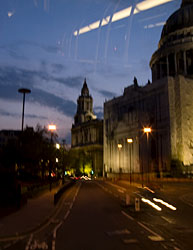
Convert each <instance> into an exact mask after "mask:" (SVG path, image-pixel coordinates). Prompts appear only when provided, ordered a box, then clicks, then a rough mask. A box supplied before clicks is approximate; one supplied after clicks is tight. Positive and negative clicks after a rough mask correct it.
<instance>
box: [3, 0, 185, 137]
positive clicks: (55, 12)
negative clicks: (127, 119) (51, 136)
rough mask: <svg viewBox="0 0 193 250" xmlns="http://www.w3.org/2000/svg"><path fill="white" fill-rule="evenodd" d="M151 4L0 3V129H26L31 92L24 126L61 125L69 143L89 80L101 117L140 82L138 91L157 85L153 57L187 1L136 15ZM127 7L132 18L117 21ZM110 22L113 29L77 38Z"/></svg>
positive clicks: (106, 0) (79, 0) (91, 0)
mask: <svg viewBox="0 0 193 250" xmlns="http://www.w3.org/2000/svg"><path fill="white" fill-rule="evenodd" d="M145 1H158V0H143V1H141V0H139V1H135V0H132V1H131V0H127V1H126V0H28V1H26V0H2V1H1V2H0V129H20V128H21V111H22V96H21V94H19V93H18V92H17V90H18V88H21V87H25V88H30V89H31V91H32V92H31V94H29V95H27V96H26V106H25V125H24V126H26V125H28V126H33V127H35V126H36V125H37V123H39V124H41V125H42V126H48V124H50V123H53V124H56V125H57V133H58V135H59V137H60V138H61V139H62V138H69V135H70V129H71V126H72V123H73V117H74V115H75V112H76V101H77V98H78V96H79V95H80V91H81V87H82V84H83V81H84V78H85V77H86V79H87V84H88V87H89V89H90V93H91V95H92V97H93V99H94V110H95V113H96V115H97V116H98V117H99V118H101V117H102V112H103V103H104V101H105V100H109V99H111V98H113V97H114V96H119V95H121V94H122V93H123V90H124V88H125V87H127V86H128V85H130V84H132V82H133V78H134V76H136V77H137V79H138V82H139V84H140V85H145V84H146V83H147V81H148V79H150V80H151V71H150V68H149V61H150V58H151V55H152V53H153V52H154V51H155V50H156V49H157V45H158V42H159V39H160V35H161V30H162V28H163V24H164V22H165V21H166V20H167V18H168V17H169V16H170V15H171V13H173V12H174V11H175V10H176V9H178V8H179V6H180V4H181V1H180V0H170V1H169V2H167V3H165V4H160V5H158V6H156V7H152V8H146V9H145V10H142V9H140V11H139V10H138V13H135V10H136V9H137V8H136V6H142V5H137V4H140V3H142V4H144V3H145ZM159 1H160V0H159ZM128 7H132V11H133V12H131V14H130V15H129V16H128V17H126V18H123V19H121V18H120V19H119V20H118V21H115V22H113V21H112V20H113V15H114V14H115V13H119V12H120V11H121V10H124V9H127V8H128ZM140 8H141V7H140ZM138 9H139V8H138ZM107 17H111V18H112V20H111V21H112V22H109V23H108V24H107V25H104V26H100V27H98V28H96V29H93V30H90V31H89V32H85V33H82V34H79V35H74V34H75V33H74V32H75V31H79V32H80V30H81V28H84V27H87V26H88V25H90V24H92V23H94V22H97V21H101V20H103V19H104V18H107ZM105 20H106V19H105ZM101 23H102V22H101Z"/></svg>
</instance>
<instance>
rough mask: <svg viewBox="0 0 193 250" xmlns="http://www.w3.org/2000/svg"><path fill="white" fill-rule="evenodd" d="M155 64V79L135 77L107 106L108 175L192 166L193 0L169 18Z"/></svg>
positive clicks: (161, 171) (164, 172)
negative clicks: (140, 80)
mask: <svg viewBox="0 0 193 250" xmlns="http://www.w3.org/2000/svg"><path fill="white" fill-rule="evenodd" d="M150 67H151V70H152V83H150V82H148V83H147V84H146V85H145V86H144V87H140V86H138V83H137V80H136V78H135V79H134V84H133V85H131V86H129V87H127V88H125V90H124V93H123V95H122V96H120V97H117V98H114V99H112V100H110V101H108V102H106V103H105V104H104V168H105V169H104V170H105V172H106V173H107V174H108V175H112V174H114V173H127V174H128V173H129V174H130V173H132V174H134V173H135V175H136V176H140V178H142V177H143V176H144V175H146V177H147V178H149V176H152V175H154V174H156V175H158V176H160V175H161V176H162V175H168V174H170V173H171V171H173V170H172V169H171V163H172V162H174V161H175V162H178V163H179V162H181V163H182V164H183V165H184V166H186V167H184V171H186V170H185V169H190V167H187V166H192V165H193V129H192V127H193V0H183V1H182V4H181V7H180V9H179V10H177V11H176V12H175V13H174V14H172V15H171V16H170V17H169V19H168V20H167V22H166V24H165V25H164V27H163V30H162V34H161V39H160V41H159V45H158V49H157V51H156V52H155V53H154V54H153V55H152V58H151V61H150ZM144 127H149V128H151V133H144V130H143V129H144ZM129 138H130V139H132V143H127V139H129ZM118 144H119V147H118ZM130 176H131V175H130Z"/></svg>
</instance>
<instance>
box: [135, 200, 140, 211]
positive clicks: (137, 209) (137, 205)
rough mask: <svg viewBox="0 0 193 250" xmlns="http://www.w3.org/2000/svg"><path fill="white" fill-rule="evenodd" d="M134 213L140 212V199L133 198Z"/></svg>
mask: <svg viewBox="0 0 193 250" xmlns="http://www.w3.org/2000/svg"><path fill="white" fill-rule="evenodd" d="M135 211H136V212H138V211H140V199H139V198H135Z"/></svg>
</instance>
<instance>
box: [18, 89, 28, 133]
mask: <svg viewBox="0 0 193 250" xmlns="http://www.w3.org/2000/svg"><path fill="white" fill-rule="evenodd" d="M18 92H19V93H22V94H23V110H22V123H21V130H22V131H23V123H24V108H25V94H29V93H31V90H30V89H25V88H22V89H18Z"/></svg>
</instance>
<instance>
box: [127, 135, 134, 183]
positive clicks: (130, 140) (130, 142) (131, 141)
mask: <svg viewBox="0 0 193 250" xmlns="http://www.w3.org/2000/svg"><path fill="white" fill-rule="evenodd" d="M127 143H128V144H130V147H129V153H130V171H129V172H130V184H131V147H132V145H133V144H132V143H133V139H132V138H127Z"/></svg>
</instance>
